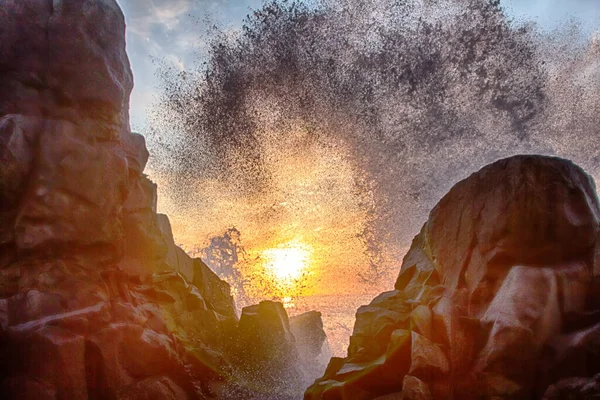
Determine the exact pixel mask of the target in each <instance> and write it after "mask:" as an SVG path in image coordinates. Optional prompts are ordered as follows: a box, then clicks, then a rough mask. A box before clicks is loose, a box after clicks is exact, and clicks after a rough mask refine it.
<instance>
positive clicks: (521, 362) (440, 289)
mask: <svg viewBox="0 0 600 400" xmlns="http://www.w3.org/2000/svg"><path fill="white" fill-rule="evenodd" d="M599 221H600V209H599V204H598V198H597V195H596V190H595V184H594V182H593V180H592V178H590V177H589V176H588V175H587V174H586V173H585V172H584V171H582V170H581V169H580V168H579V167H577V166H575V165H574V164H573V163H571V162H569V161H566V160H562V159H558V158H550V157H542V156H516V157H512V158H508V159H505V160H500V161H498V162H496V163H493V164H491V165H489V166H487V167H485V168H483V169H482V170H480V171H479V172H477V173H475V174H473V175H471V176H470V177H469V178H467V179H465V180H463V181H462V182H459V183H458V184H457V185H455V186H454V187H453V188H452V190H450V192H449V193H448V194H447V195H446V196H444V198H443V199H442V200H441V201H440V202H439V203H438V205H437V206H436V207H435V208H434V209H433V210H432V212H431V214H430V216H429V219H428V221H427V222H426V224H425V225H424V226H423V229H422V230H421V232H420V233H419V234H418V235H417V236H416V237H415V239H414V241H413V244H412V246H411V248H410V250H409V252H408V253H407V254H406V256H405V258H404V261H403V263H402V268H401V271H400V274H399V276H398V279H397V281H396V284H395V288H394V290H393V291H390V292H386V293H383V294H381V295H380V296H378V297H377V298H375V299H374V300H373V301H372V302H371V304H369V305H368V306H363V307H361V308H359V310H358V312H357V316H356V324H355V326H354V331H353V334H352V337H351V339H350V345H349V348H348V356H347V357H346V358H344V359H341V358H333V359H332V360H331V362H330V364H329V366H328V368H327V371H326V372H325V375H324V376H323V377H321V378H320V379H318V380H317V381H316V382H315V383H314V384H313V385H312V386H311V387H310V388H309V389H308V390H307V391H306V394H305V399H306V400H313V399H331V400H332V399H343V400H355V399H356V400H358V399H361V400H363V399H365V400H366V399H375V398H380V399H381V400H383V399H388V400H391V399H451V398H453V399H482V398H484V399H485V398H494V399H499V398H510V399H532V398H548V399H555V398H556V399H557V398H589V396H592V395H596V396H597V395H598V394H599V393H600V391H599V390H598V387H599V385H598V383H597V382H598V378H597V377H594V376H596V374H598V373H600V363H599V362H598V361H597V356H596V354H597V352H598V351H600V345H599V343H600V342H599V341H598V338H600V336H598V335H599V333H600V304H599V302H598V300H599V297H598V293H599V292H598V287H597V280H598V279H597V278H598V272H599V261H600V252H599V251H598V248H599V246H598V245H597V242H598V240H597V236H598V230H599ZM569 396H573V397H569Z"/></svg>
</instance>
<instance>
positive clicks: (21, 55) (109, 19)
mask: <svg viewBox="0 0 600 400" xmlns="http://www.w3.org/2000/svg"><path fill="white" fill-rule="evenodd" d="M0 23H1V24H2V27H3V28H2V30H1V31H0V54H2V59H1V60H0V70H1V71H2V80H0V92H2V94H3V95H2V100H0V115H7V114H24V115H30V116H36V117H41V118H48V119H53V120H56V119H59V120H65V121H69V122H72V123H77V124H78V126H79V127H81V128H82V130H84V131H86V132H88V134H89V135H91V136H95V137H97V138H100V139H103V140H106V139H118V138H119V137H120V136H121V135H122V134H126V133H128V132H127V127H128V125H129V122H128V103H129V94H130V92H131V89H132V88H133V77H132V74H131V69H130V66H129V60H128V58H127V54H126V53H125V40H124V37H125V19H124V17H123V14H122V12H121V10H120V9H119V6H118V5H117V2H116V1H114V0H55V1H41V0H38V1H33V0H28V1H23V0H6V1H3V2H2V8H1V9H0Z"/></svg>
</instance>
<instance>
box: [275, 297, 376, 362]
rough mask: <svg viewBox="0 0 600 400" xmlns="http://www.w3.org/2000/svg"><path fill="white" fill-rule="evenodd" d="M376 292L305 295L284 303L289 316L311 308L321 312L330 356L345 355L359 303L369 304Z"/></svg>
mask: <svg viewBox="0 0 600 400" xmlns="http://www.w3.org/2000/svg"><path fill="white" fill-rule="evenodd" d="M378 294H379V293H373V294H349V295H348V294H345V295H326V296H306V297H301V298H296V299H293V300H292V301H290V302H288V303H287V304H286V308H287V312H288V314H289V315H290V316H293V315H298V314H302V313H304V312H307V311H313V310H314V311H319V312H321V315H322V318H323V328H324V329H325V333H326V334H327V340H328V342H329V348H330V350H331V353H332V356H335V357H345V356H346V354H347V350H348V343H349V341H350V335H352V329H353V328H354V320H355V317H356V310H357V309H358V307H360V306H361V305H366V304H369V303H370V302H371V300H372V299H373V298H375V297H376V296H377V295H378Z"/></svg>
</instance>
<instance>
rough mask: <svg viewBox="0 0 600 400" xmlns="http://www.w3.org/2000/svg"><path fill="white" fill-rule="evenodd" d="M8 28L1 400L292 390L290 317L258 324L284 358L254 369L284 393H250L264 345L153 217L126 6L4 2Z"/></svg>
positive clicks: (0, 73)
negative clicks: (276, 336)
mask: <svg viewBox="0 0 600 400" xmlns="http://www.w3.org/2000/svg"><path fill="white" fill-rule="evenodd" d="M0 23H1V24H2V27H3V28H2V29H1V30H0V53H1V54H2V58H1V60H0V91H1V92H2V96H0V398H2V399H177V400H180V399H192V398H200V399H204V398H240V399H241V398H273V399H276V398H279V397H278V393H277V391H279V390H282V389H281V388H282V387H284V389H285V390H290V389H289V388H290V387H291V386H290V385H287V386H286V382H284V380H282V378H281V377H282V376H284V374H287V375H285V376H289V371H293V370H294V368H296V367H297V362H298V360H297V357H296V354H297V351H298V350H297V349H296V344H295V342H294V338H293V335H292V334H291V333H290V331H289V326H288V325H287V315H286V313H285V311H284V310H283V307H282V306H281V304H276V303H270V304H271V306H270V307H271V308H273V309H278V310H279V314H278V316H279V319H278V320H276V321H274V322H273V321H271V320H270V319H269V317H268V316H267V317H260V318H258V319H257V321H256V324H255V325H256V327H258V328H260V329H262V328H261V327H262V326H263V325H264V328H265V329H266V328H267V327H268V328H269V329H273V330H274V331H273V332H275V331H276V328H277V327H279V328H282V327H287V331H286V332H287V335H288V336H286V337H285V340H284V341H282V342H281V345H282V346H284V347H282V351H283V350H285V352H286V354H285V355H286V356H287V357H281V354H277V355H274V354H271V353H264V354H263V353H261V354H260V357H262V358H261V359H260V362H256V359H253V360H248V361H247V364H244V365H243V366H242V367H244V368H245V370H246V371H248V373H249V374H250V377H251V378H254V377H261V378H262V379H263V380H264V381H265V382H270V381H276V380H279V381H281V382H282V384H281V385H280V386H278V387H264V386H261V387H256V386H252V385H250V383H251V380H249V379H246V378H245V377H243V376H238V375H237V373H238V371H239V370H240V369H241V368H240V366H239V365H234V362H237V361H238V360H239V349H240V348H247V347H244V346H243V344H244V343H246V344H247V345H248V346H249V345H250V343H249V342H247V340H248V339H249V338H251V337H259V338H262V337H263V336H261V335H260V332H258V331H257V332H254V333H253V334H250V333H246V328H247V327H248V326H247V325H248V324H246V323H245V321H246V320H245V319H244V318H242V321H241V322H239V323H238V317H237V315H236V311H235V307H234V304H233V298H232V296H231V294H230V288H229V285H228V284H227V283H226V282H224V281H222V280H220V279H219V278H218V277H217V275H216V274H215V273H214V272H213V271H211V270H210V269H209V268H208V267H207V266H206V264H204V263H203V262H202V260H200V259H192V258H190V257H189V256H188V255H187V254H186V253H185V252H184V251H183V250H182V249H180V248H179V247H177V246H176V245H175V243H174V240H173V234H172V232H171V226H170V223H169V220H168V218H167V217H166V216H164V215H158V214H157V211H156V202H157V187H156V185H155V184H154V183H152V182H151V181H150V180H149V179H148V178H147V177H146V176H145V175H144V173H143V171H144V168H145V165H146V162H147V160H148V157H149V154H148V150H147V149H146V145H145V141H144V138H143V136H141V135H138V134H135V133H130V130H129V122H128V102H129V94H130V92H131V89H132V85H133V77H132V74H131V71H130V68H129V61H128V59H127V55H126V53H125V39H124V38H125V22H124V18H123V15H122V13H121V11H120V9H119V7H118V5H117V3H116V2H115V1H114V0H58V1H57V0H55V1H45V0H44V1H42V0H18V1H17V0H14V1H13V0H7V1H4V2H3V3H2V7H0ZM255 307H258V308H259V309H262V308H264V307H265V306H264V305H259V306H255ZM246 314H247V313H246ZM259 314H261V313H259ZM267 314H268V313H267ZM269 321H270V322H269ZM238 325H239V327H238ZM250 325H252V324H250ZM319 333H322V326H321V331H320V332H319ZM252 335H254V336H252ZM282 340H283V339H282ZM253 344H254V343H253ZM267 345H268V346H267V347H268V348H262V349H260V350H261V351H266V350H270V349H271V348H272V346H271V344H270V343H267ZM274 365H277V367H278V368H273V366H274ZM305 386H306V383H302V386H298V385H296V386H294V387H293V390H295V392H294V393H295V395H296V397H298V394H299V393H302V391H303V389H304V387H305ZM228 393H236V396H237V397H236V396H234V397H231V396H230V397H228ZM261 396H262V397H261ZM265 396H266V397H265Z"/></svg>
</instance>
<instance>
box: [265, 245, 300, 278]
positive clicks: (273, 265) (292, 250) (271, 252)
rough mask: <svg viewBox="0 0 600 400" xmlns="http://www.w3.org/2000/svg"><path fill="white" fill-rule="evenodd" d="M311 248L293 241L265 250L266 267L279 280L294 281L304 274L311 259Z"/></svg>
mask: <svg viewBox="0 0 600 400" xmlns="http://www.w3.org/2000/svg"><path fill="white" fill-rule="evenodd" d="M310 254H311V251H310V249H309V248H308V247H307V246H306V245H303V244H300V243H297V242H292V243H288V244H286V245H283V246H280V247H276V248H273V249H267V250H265V251H263V257H264V260H265V268H266V269H267V271H269V272H270V273H272V274H273V275H274V276H275V278H277V279H278V280H279V281H293V280H295V279H298V278H300V277H301V276H302V274H303V273H304V271H305V270H306V268H307V266H308V263H309V261H310Z"/></svg>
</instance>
